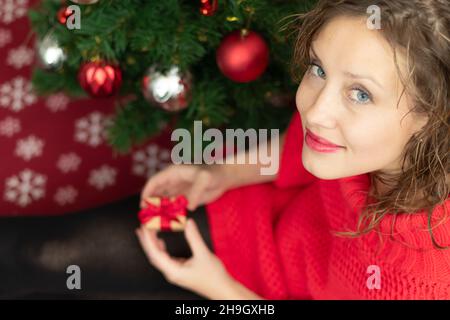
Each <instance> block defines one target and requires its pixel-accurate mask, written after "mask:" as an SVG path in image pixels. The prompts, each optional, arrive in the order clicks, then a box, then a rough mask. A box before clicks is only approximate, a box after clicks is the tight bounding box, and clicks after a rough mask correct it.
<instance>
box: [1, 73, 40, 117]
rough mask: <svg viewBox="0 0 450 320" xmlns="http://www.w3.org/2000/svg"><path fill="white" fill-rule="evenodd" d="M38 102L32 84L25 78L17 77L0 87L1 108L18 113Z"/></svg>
mask: <svg viewBox="0 0 450 320" xmlns="http://www.w3.org/2000/svg"><path fill="white" fill-rule="evenodd" d="M36 100H37V98H36V95H35V94H34V92H33V89H32V87H31V83H30V82H29V81H27V80H26V79H25V78H23V77H20V76H19V77H15V78H14V79H12V80H11V81H9V82H5V83H3V84H2V85H0V106H2V107H4V108H9V109H11V110H12V111H15V112H18V111H20V110H22V109H23V108H25V107H26V106H29V105H32V104H33V103H35V102H36Z"/></svg>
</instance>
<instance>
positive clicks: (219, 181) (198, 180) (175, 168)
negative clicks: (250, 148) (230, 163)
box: [141, 165, 232, 211]
mask: <svg viewBox="0 0 450 320" xmlns="http://www.w3.org/2000/svg"><path fill="white" fill-rule="evenodd" d="M225 170H227V169H226V168H225V166H221V165H209V166H206V165H204V166H202V165H170V166H168V167H167V168H165V169H164V170H162V171H160V172H158V173H157V174H156V175H154V176H153V177H151V178H150V179H149V180H148V181H147V184H146V185H145V187H144V189H143V190H142V193H141V208H143V207H144V206H145V201H144V200H145V199H146V198H148V197H151V196H178V195H180V194H183V195H185V196H186V198H187V200H188V206H187V208H188V209H189V210H191V211H193V210H195V209H196V208H197V207H198V206H199V205H202V204H206V203H209V202H211V201H213V200H215V199H217V198H218V197H219V196H221V195H222V194H223V193H224V192H225V191H226V190H227V189H228V188H229V185H230V184H229V183H228V182H229V180H230V179H231V177H232V175H230V174H228V173H227V172H225Z"/></svg>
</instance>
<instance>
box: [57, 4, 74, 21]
mask: <svg viewBox="0 0 450 320" xmlns="http://www.w3.org/2000/svg"><path fill="white" fill-rule="evenodd" d="M72 14H73V11H72V10H70V9H69V7H62V8H61V9H59V10H58V12H57V13H56V18H57V19H58V22H59V23H61V24H62V25H65V24H66V22H67V19H68V18H69V17H70V16H71V15H72Z"/></svg>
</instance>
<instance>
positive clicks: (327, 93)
mask: <svg viewBox="0 0 450 320" xmlns="http://www.w3.org/2000/svg"><path fill="white" fill-rule="evenodd" d="M340 102H341V101H340V97H339V94H338V93H337V90H335V89H334V88H333V87H332V86H330V85H324V86H323V87H322V89H321V90H320V91H318V92H317V93H316V95H315V97H314V98H313V100H312V102H311V104H310V105H309V107H308V106H305V107H306V108H305V112H304V115H303V116H304V117H305V120H306V122H307V123H308V124H309V126H310V127H322V128H327V129H334V128H336V124H337V117H338V112H339V109H340Z"/></svg>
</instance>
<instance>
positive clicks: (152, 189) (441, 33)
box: [137, 0, 450, 299]
mask: <svg viewBox="0 0 450 320" xmlns="http://www.w3.org/2000/svg"><path fill="white" fill-rule="evenodd" d="M373 4H375V5H376V6H377V8H378V9H379V10H380V11H379V12H380V14H381V15H380V17H379V18H380V19H381V20H380V21H379V22H381V29H379V30H377V29H374V28H369V27H368V26H369V24H368V20H369V14H367V13H366V12H367V9H368V8H369V6H371V5H373ZM372 8H373V7H372ZM299 18H300V21H301V23H302V25H301V27H300V29H299V30H300V31H299V32H300V33H299V36H298V41H297V47H296V56H295V62H297V63H300V64H307V65H308V69H307V71H306V73H305V75H304V76H303V79H302V81H301V83H300V86H299V88H298V91H297V97H296V104H297V109H298V111H299V114H296V115H294V117H293V119H292V122H291V124H290V127H289V130H288V132H287V135H286V137H285V138H284V139H285V141H284V147H283V148H284V150H283V153H282V158H281V168H280V172H279V174H278V175H277V176H261V175H259V167H258V166H249V165H222V166H205V167H200V166H172V167H169V168H168V169H166V170H165V171H163V172H161V173H159V174H158V175H156V176H155V177H153V178H151V179H150V181H149V182H148V184H147V186H146V188H145V189H144V191H143V194H142V198H145V197H147V196H151V195H158V193H160V192H163V191H166V192H169V193H172V194H179V193H184V194H186V195H188V200H189V202H190V205H191V209H193V208H195V207H196V206H198V205H201V204H208V205H207V207H206V208H207V211H208V217H209V221H210V230H211V236H212V241H213V247H214V250H215V254H213V253H212V252H211V251H210V250H209V249H208V248H207V247H206V246H205V245H204V243H203V241H202V239H201V237H200V236H199V233H198V231H197V229H196V227H195V224H194V223H192V222H190V223H189V224H188V225H187V228H186V238H187V241H188V243H189V244H190V247H191V249H192V251H193V256H192V258H190V259H188V260H185V259H176V258H172V257H170V255H169V254H167V252H166V251H165V248H164V243H163V242H162V241H161V240H159V239H158V238H157V237H156V234H155V233H154V232H151V231H148V230H145V229H144V228H140V229H139V230H138V231H137V234H138V237H139V239H140V241H141V244H142V246H143V248H144V250H145V252H146V254H147V256H148V258H149V260H150V262H151V263H152V264H153V265H154V266H155V267H156V268H157V269H159V270H160V271H161V272H162V273H163V274H164V275H165V276H166V278H167V280H168V281H169V282H171V283H173V284H176V285H179V286H181V287H183V288H185V289H188V290H191V291H194V292H196V293H197V294H199V295H202V296H204V297H207V298H212V299H227V298H232V299H239V298H242V299H255V298H271V299H286V298H294V299H300V298H313V299H450V251H449V250H447V246H448V245H450V223H449V222H448V217H447V214H448V209H449V201H448V190H449V180H448V174H449V163H448V150H449V134H448V132H449V131H448V116H449V92H450V91H449V84H450V11H449V6H448V1H423V0H421V1H417V0H412V1H410V0H395V1H387V0H386V1H375V2H374V1H364V0H363V1H352V0H340V1H327V0H324V1H319V3H318V5H317V7H316V8H315V9H314V10H313V11H311V12H309V13H307V14H306V15H304V16H301V17H299ZM370 18H373V17H370ZM376 18H377V17H376V16H375V19H376ZM237 187H239V188H237ZM236 188H237V189H236ZM231 189H234V190H231ZM225 191H228V192H226V193H225V194H223V193H224V192H225ZM219 195H222V196H221V197H220V198H218V197H219ZM205 275H208V277H205Z"/></svg>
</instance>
